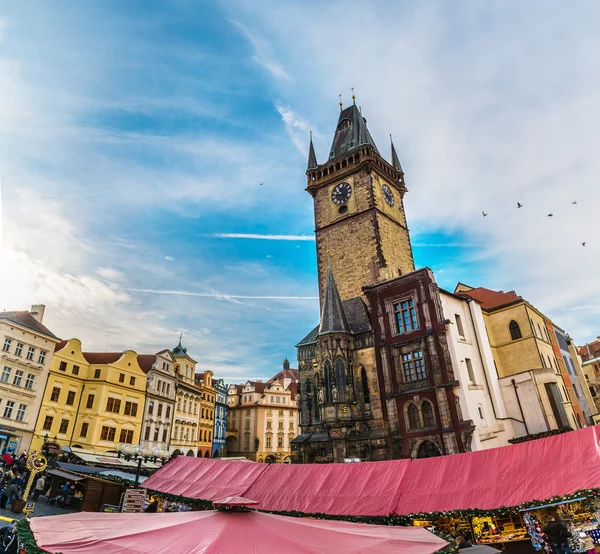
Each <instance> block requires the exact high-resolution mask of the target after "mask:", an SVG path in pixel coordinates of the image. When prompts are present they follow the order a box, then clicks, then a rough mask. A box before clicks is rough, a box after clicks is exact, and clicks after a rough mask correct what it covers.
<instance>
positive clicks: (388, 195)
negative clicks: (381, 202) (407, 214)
mask: <svg viewBox="0 0 600 554" xmlns="http://www.w3.org/2000/svg"><path fill="white" fill-rule="evenodd" d="M381 190H382V192H383V197H384V198H385V201H386V202H387V203H388V204H389V205H390V206H393V205H394V193H393V192H392V190H391V189H390V187H388V186H387V185H381Z"/></svg>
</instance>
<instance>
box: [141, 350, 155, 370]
mask: <svg viewBox="0 0 600 554" xmlns="http://www.w3.org/2000/svg"><path fill="white" fill-rule="evenodd" d="M155 362H156V355H155V354H138V364H140V367H141V368H142V371H143V372H144V373H148V372H149V371H150V370H151V369H152V366H153V365H154V363H155Z"/></svg>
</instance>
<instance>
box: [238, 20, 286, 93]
mask: <svg viewBox="0 0 600 554" xmlns="http://www.w3.org/2000/svg"><path fill="white" fill-rule="evenodd" d="M229 22H230V23H231V24H232V25H234V26H235V27H236V28H237V29H238V30H239V31H241V34H242V35H243V36H244V38H246V40H247V41H248V42H249V43H250V45H251V46H252V49H253V50H254V54H253V56H252V59H253V60H254V61H255V62H256V63H257V64H258V65H260V66H262V67H263V68H264V69H266V70H267V71H268V72H269V74H270V75H271V76H273V77H275V78H277V79H281V80H284V81H288V82H291V81H292V78H291V77H290V76H289V75H288V73H287V71H286V70H285V68H284V67H283V66H282V65H281V64H280V63H279V62H278V61H277V60H276V59H275V54H274V52H273V48H272V46H271V45H270V44H269V42H268V41H267V40H265V39H264V38H261V37H259V36H258V35H257V34H255V33H254V32H252V31H250V29H249V28H248V27H247V26H246V25H244V24H242V23H240V22H239V21H234V20H233V19H230V20H229Z"/></svg>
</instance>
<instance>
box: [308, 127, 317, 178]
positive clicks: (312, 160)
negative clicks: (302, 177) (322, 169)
mask: <svg viewBox="0 0 600 554" xmlns="http://www.w3.org/2000/svg"><path fill="white" fill-rule="evenodd" d="M318 165H319V164H318V163H317V155H316V154H315V147H314V146H313V141H312V131H311V133H310V146H309V148H308V167H307V168H306V170H307V171H308V170H310V169H315V168H316V167H317V166H318Z"/></svg>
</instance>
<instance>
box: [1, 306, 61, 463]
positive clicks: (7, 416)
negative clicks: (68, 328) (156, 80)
mask: <svg viewBox="0 0 600 554" xmlns="http://www.w3.org/2000/svg"><path fill="white" fill-rule="evenodd" d="M44 311H45V306H43V305H36V306H32V308H31V311H29V312H27V311H18V312H0V348H1V351H0V451H1V450H3V449H4V448H8V449H9V450H11V451H13V452H14V453H16V454H19V453H22V452H26V451H28V450H29V445H30V444H31V439H32V438H33V432H34V430H35V424H36V419H37V416H38V413H39V411H40V404H41V402H42V397H43V395H44V388H45V386H46V381H47V380H48V372H49V369H50V362H51V361H52V354H53V353H54V347H55V345H56V344H57V343H58V342H59V339H58V337H56V336H55V335H54V334H53V333H52V332H51V331H50V330H49V329H48V328H46V327H45V326H44V325H43V324H42V321H43V318H44Z"/></svg>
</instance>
